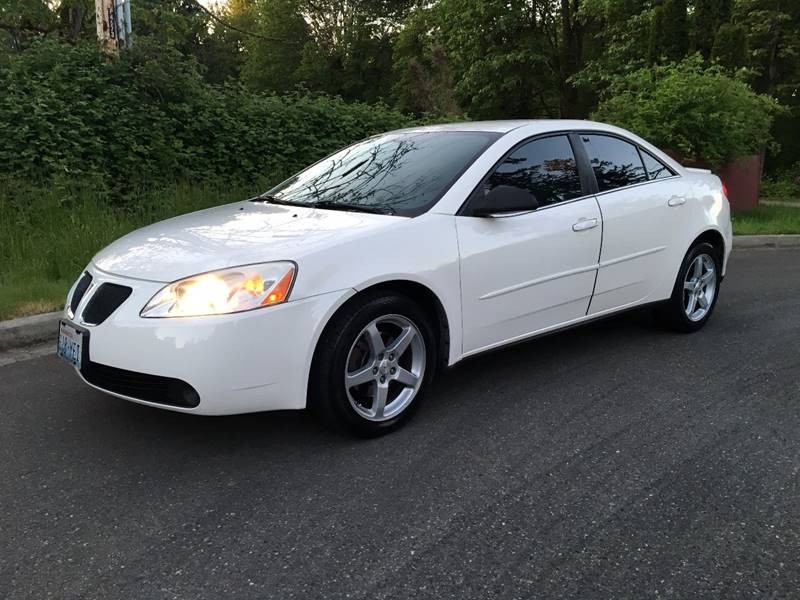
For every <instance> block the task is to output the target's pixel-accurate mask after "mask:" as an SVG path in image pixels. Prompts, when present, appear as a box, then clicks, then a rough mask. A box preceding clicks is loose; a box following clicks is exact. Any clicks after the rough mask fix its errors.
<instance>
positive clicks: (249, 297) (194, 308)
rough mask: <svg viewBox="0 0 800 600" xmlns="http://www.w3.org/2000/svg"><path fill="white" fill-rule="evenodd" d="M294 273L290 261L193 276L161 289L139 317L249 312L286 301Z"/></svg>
mask: <svg viewBox="0 0 800 600" xmlns="http://www.w3.org/2000/svg"><path fill="white" fill-rule="evenodd" d="M296 273H297V267H296V266H295V264H294V263H291V262H273V263H264V264H260V265H244V266H242V267H234V268H231V269H223V270H221V271H212V272H211V273H201V274H200V275H193V276H192V277H187V278H186V279H181V280H180V281H175V282H173V283H170V284H169V285H167V286H165V287H163V288H161V289H160V290H159V291H158V293H157V294H156V295H155V296H153V297H152V298H151V299H150V302H148V303H147V305H146V306H145V307H144V308H143V309H142V312H141V313H140V314H141V316H143V317H150V318H152V317H199V316H204V315H224V314H228V313H235V312H242V311H245V310H253V309H255V308H262V307H264V306H272V305H274V304H280V303H281V302H286V300H287V299H288V298H289V292H291V290H292V284H293V283H294V278H295V275H296Z"/></svg>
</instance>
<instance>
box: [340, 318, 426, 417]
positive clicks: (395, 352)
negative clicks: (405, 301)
mask: <svg viewBox="0 0 800 600" xmlns="http://www.w3.org/2000/svg"><path fill="white" fill-rule="evenodd" d="M425 363H426V349H425V341H424V339H423V337H422V334H421V333H420V331H419V329H418V328H417V326H416V325H415V324H414V323H413V322H412V321H411V320H410V319H408V318H406V317H404V316H402V315H385V316H382V317H378V318H377V319H374V320H373V321H372V322H370V323H369V324H368V325H367V326H366V327H364V328H363V329H362V330H361V333H359V334H358V336H357V337H356V340H355V342H353V345H352V346H351V348H350V352H349V353H348V355H347V362H346V363H345V374H344V385H345V389H346V390H347V397H348V399H349V401H350V405H351V406H352V407H353V409H354V410H355V411H356V412H357V413H358V414H359V415H360V416H362V417H363V418H365V419H367V420H370V421H387V420H389V419H392V418H393V417H396V416H397V415H399V414H400V413H401V412H403V410H405V409H406V407H408V405H409V404H411V401H412V400H413V399H414V397H415V396H416V395H417V392H418V391H419V389H420V386H421V385H422V382H423V379H424V376H425Z"/></svg>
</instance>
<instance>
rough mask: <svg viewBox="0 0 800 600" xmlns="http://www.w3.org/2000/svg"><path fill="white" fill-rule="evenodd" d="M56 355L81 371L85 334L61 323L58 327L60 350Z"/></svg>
mask: <svg viewBox="0 0 800 600" xmlns="http://www.w3.org/2000/svg"><path fill="white" fill-rule="evenodd" d="M56 354H58V356H60V357H61V358H63V359H64V360H65V361H67V362H68V363H69V364H71V365H72V366H74V367H75V368H76V369H80V368H81V356H83V333H82V332H80V331H78V330H77V329H75V328H74V327H73V326H72V325H70V324H68V323H65V322H64V321H61V323H60V324H59V326H58V349H57V351H56Z"/></svg>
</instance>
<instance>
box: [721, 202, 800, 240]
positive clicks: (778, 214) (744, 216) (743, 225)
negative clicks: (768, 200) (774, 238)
mask: <svg viewBox="0 0 800 600" xmlns="http://www.w3.org/2000/svg"><path fill="white" fill-rule="evenodd" d="M733 233H734V234H736V235H759V234H773V233H797V234H800V204H798V205H797V206H791V205H780V206H775V205H766V204H764V205H761V206H758V207H757V208H755V209H753V210H750V211H747V212H740V213H734V215H733Z"/></svg>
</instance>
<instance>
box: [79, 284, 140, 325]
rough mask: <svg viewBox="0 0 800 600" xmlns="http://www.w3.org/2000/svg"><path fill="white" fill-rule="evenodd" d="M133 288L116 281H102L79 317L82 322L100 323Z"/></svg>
mask: <svg viewBox="0 0 800 600" xmlns="http://www.w3.org/2000/svg"><path fill="white" fill-rule="evenodd" d="M132 291H133V290H132V289H131V288H129V287H128V286H125V285H117V284H116V283H104V284H102V285H101V286H100V287H99V288H97V291H96V292H95V293H94V295H93V296H92V297H91V298H89V303H88V304H87V305H86V308H84V309H83V315H81V318H82V319H83V322H84V323H87V324H89V325H100V323H102V322H103V321H105V320H106V319H107V318H108V317H110V316H111V313H113V312H114V311H115V310H117V309H118V308H119V306H120V304H122V303H123V302H125V300H127V299H128V296H130V295H131V292H132Z"/></svg>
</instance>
